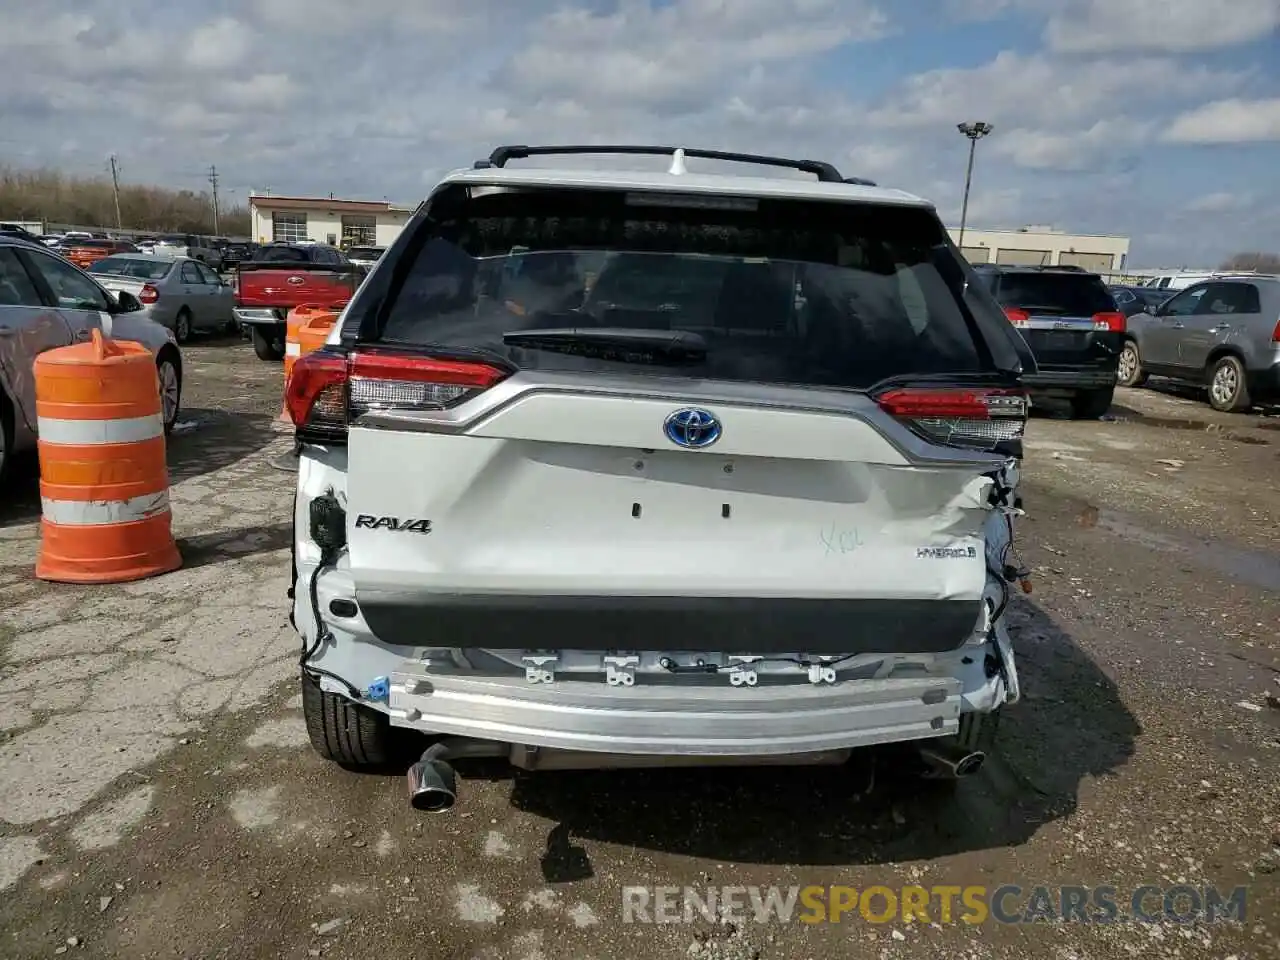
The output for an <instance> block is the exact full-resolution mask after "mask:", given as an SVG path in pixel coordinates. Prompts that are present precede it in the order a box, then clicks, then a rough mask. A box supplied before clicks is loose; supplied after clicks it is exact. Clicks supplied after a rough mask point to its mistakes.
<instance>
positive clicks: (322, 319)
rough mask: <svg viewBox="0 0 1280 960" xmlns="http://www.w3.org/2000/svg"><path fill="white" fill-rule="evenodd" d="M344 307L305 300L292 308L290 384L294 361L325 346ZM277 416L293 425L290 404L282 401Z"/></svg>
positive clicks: (287, 356)
mask: <svg viewBox="0 0 1280 960" xmlns="http://www.w3.org/2000/svg"><path fill="white" fill-rule="evenodd" d="M342 308H343V304H334V305H330V306H325V305H321V304H315V303H304V304H302V305H301V306H297V307H294V308H293V309H292V310H290V311H289V316H288V317H287V318H286V319H285V344H284V382H285V384H286V387H287V385H288V383H289V374H291V373H292V372H293V365H294V364H295V363H297V362H298V358H299V357H302V356H305V355H306V354H308V353H310V352H311V351H312V350H318V349H319V348H320V347H323V346H324V342H325V341H326V340H327V339H328V338H329V331H331V330H332V329H333V325H334V324H335V323H337V322H338V315H339V314H341V313H342ZM276 419H277V420H278V421H279V422H280V423H282V424H288V425H289V426H290V427H292V426H293V419H292V418H291V417H290V416H289V408H288V407H287V406H283V405H282V407H281V410H280V416H279V417H277V418H276Z"/></svg>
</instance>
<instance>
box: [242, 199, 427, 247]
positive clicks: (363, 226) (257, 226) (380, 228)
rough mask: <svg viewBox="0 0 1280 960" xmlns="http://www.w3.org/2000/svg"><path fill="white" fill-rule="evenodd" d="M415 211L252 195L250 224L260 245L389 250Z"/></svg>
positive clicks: (382, 205)
mask: <svg viewBox="0 0 1280 960" xmlns="http://www.w3.org/2000/svg"><path fill="white" fill-rule="evenodd" d="M413 210H414V208H413V207H401V206H396V205H395V204H393V203H390V202H388V201H386V200H338V199H335V198H334V197H328V198H325V197H276V196H269V195H265V194H258V193H254V192H252V191H250V193H249V223H250V230H251V233H252V238H253V240H254V241H256V242H257V243H269V242H271V241H273V240H284V241H289V240H294V241H297V240H314V241H315V242H316V243H329V244H333V245H334V246H337V245H339V244H343V243H359V244H364V245H368V246H376V247H388V246H390V245H391V243H392V241H393V240H395V238H396V237H398V236H400V231H401V230H403V229H404V225H405V224H406V223H408V222H409V218H410V217H411V216H413Z"/></svg>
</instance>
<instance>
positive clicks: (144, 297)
mask: <svg viewBox="0 0 1280 960" xmlns="http://www.w3.org/2000/svg"><path fill="white" fill-rule="evenodd" d="M159 299H160V291H159V290H157V289H156V287H155V285H154V284H151V283H144V284H143V285H142V289H141V290H140V291H138V300H139V302H141V303H155V302H156V301H157V300H159Z"/></svg>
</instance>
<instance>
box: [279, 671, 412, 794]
mask: <svg viewBox="0 0 1280 960" xmlns="http://www.w3.org/2000/svg"><path fill="white" fill-rule="evenodd" d="M302 716H303V719H304V720H305V721H306V724H307V735H308V736H309V737H310V738H311V746H312V747H313V748H315V751H316V753H318V754H320V756H322V757H324V758H325V759H326V760H332V761H333V762H334V763H337V764H339V765H341V766H343V767H346V768H347V769H350V770H368V769H376V768H379V767H385V766H387V765H388V764H390V763H391V762H392V761H393V760H395V759H396V753H397V751H396V749H395V747H396V741H395V738H394V736H393V733H394V731H393V730H392V729H391V722H390V721H389V720H388V719H387V718H386V716H385V715H383V714H381V713H378V712H377V711H376V710H371V709H370V708H369V707H365V706H362V705H360V704H357V703H352V702H351V701H350V700H348V699H347V698H346V697H343V696H340V695H339V694H336V693H328V692H326V691H324V690H321V689H320V683H319V681H318V680H314V679H312V678H311V677H310V676H308V675H307V674H306V673H303V675H302Z"/></svg>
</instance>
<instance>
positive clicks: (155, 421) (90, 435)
mask: <svg viewBox="0 0 1280 960" xmlns="http://www.w3.org/2000/svg"><path fill="white" fill-rule="evenodd" d="M36 429H37V430H38V431H39V435H40V442H41V443H65V444H86V445H92V444H99V443H138V442H139V441H141V440H154V439H155V438H156V437H163V436H164V416H163V414H159V413H153V414H148V415H147V416H145V417H128V418H126V419H122V420H56V419H54V418H53V417H41V418H40V419H39V421H38V423H37V424H36Z"/></svg>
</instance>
